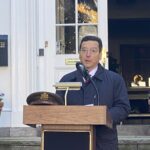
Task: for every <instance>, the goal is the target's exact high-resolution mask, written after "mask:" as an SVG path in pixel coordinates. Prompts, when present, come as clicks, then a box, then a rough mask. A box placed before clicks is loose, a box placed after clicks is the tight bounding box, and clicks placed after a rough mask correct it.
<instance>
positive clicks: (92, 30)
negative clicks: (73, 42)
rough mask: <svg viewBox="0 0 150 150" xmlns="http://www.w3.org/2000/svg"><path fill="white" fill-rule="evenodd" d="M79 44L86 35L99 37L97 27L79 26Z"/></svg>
mask: <svg viewBox="0 0 150 150" xmlns="http://www.w3.org/2000/svg"><path fill="white" fill-rule="evenodd" d="M78 32H79V33H78V35H79V43H80V41H81V39H82V38H83V37H84V36H85V35H98V31H97V26H96V25H88V26H79V27H78Z"/></svg>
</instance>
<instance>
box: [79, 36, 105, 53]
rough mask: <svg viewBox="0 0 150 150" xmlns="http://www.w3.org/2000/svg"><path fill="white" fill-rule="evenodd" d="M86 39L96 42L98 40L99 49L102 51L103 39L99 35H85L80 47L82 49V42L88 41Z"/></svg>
mask: <svg viewBox="0 0 150 150" xmlns="http://www.w3.org/2000/svg"><path fill="white" fill-rule="evenodd" d="M86 41H96V42H98V44H99V51H100V52H101V51H102V46H103V44H102V40H101V39H100V38H99V37H97V36H93V35H87V36H85V37H83V38H82V40H81V42H80V47H79V48H80V49H81V45H82V43H83V42H86Z"/></svg>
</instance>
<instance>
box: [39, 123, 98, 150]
mask: <svg viewBox="0 0 150 150" xmlns="http://www.w3.org/2000/svg"><path fill="white" fill-rule="evenodd" d="M60 127H61V129H60ZM60 127H59V126H56V127H54V126H43V129H42V150H95V148H94V145H95V144H94V141H95V140H94V130H93V128H92V127H90V126H82V127H81V126H79V128H78V126H76V127H75V128H74V127H73V128H72V126H64V128H63V129H62V126H60ZM67 127H68V129H67Z"/></svg>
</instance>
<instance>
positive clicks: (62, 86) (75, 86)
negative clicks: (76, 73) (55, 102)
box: [54, 82, 82, 105]
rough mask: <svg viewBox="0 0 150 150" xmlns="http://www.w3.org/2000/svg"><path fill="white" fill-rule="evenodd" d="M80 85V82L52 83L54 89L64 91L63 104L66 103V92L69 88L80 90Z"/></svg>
mask: <svg viewBox="0 0 150 150" xmlns="http://www.w3.org/2000/svg"><path fill="white" fill-rule="evenodd" d="M81 86H82V83H81V82H58V83H56V84H55V85H54V87H55V88H56V90H59V91H66V92H65V105H67V94H68V91H69V90H80V88H81Z"/></svg>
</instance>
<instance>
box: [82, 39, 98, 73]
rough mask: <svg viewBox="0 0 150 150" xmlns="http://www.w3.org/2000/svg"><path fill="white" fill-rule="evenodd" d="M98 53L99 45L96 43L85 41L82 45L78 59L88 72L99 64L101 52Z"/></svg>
mask: <svg viewBox="0 0 150 150" xmlns="http://www.w3.org/2000/svg"><path fill="white" fill-rule="evenodd" d="M99 51H100V50H99V44H98V42H97V41H85V42H83V43H82V45H81V49H80V52H79V58H80V61H81V62H82V63H83V64H84V66H85V67H86V68H87V69H88V71H91V70H92V69H94V68H95V67H96V66H97V64H98V63H99V60H100V59H101V52H99Z"/></svg>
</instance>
